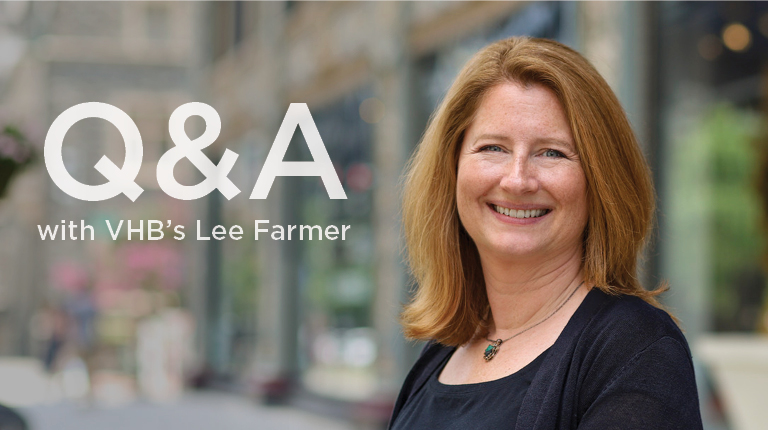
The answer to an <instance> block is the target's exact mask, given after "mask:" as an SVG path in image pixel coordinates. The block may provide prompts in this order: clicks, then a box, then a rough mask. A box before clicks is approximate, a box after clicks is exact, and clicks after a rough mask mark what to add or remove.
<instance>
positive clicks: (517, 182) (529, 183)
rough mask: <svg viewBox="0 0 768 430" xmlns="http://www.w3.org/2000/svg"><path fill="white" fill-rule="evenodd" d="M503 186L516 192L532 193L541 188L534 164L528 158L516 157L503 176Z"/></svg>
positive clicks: (511, 191)
mask: <svg viewBox="0 0 768 430" xmlns="http://www.w3.org/2000/svg"><path fill="white" fill-rule="evenodd" d="M501 187H502V188H504V189H506V190H508V191H509V192H510V193H514V194H531V193H535V192H536V191H537V190H538V189H539V181H538V179H537V178H536V172H535V168H534V166H531V165H530V163H529V161H528V160H527V158H523V157H515V159H514V160H512V161H510V163H509V164H508V165H507V169H506V172H505V174H504V176H503V177H502V178H501Z"/></svg>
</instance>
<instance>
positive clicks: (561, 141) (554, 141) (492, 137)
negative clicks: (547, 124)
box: [475, 133, 576, 152]
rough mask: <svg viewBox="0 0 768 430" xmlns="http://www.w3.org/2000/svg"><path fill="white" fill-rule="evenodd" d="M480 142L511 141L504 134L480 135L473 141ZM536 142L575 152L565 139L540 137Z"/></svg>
mask: <svg viewBox="0 0 768 430" xmlns="http://www.w3.org/2000/svg"><path fill="white" fill-rule="evenodd" d="M481 140H500V141H504V142H507V141H510V140H511V139H510V138H509V136H506V135H504V134H495V133H485V134H481V135H480V136H477V138H476V139H475V142H479V141H481ZM537 140H538V141H539V142H541V143H544V144H554V145H560V146H564V147H566V148H568V149H570V150H571V151H574V152H575V151H576V148H575V146H574V145H573V143H571V142H569V141H568V140H565V139H560V138H556V137H542V138H540V139H537Z"/></svg>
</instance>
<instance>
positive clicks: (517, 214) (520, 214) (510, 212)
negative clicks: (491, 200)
mask: <svg viewBox="0 0 768 430" xmlns="http://www.w3.org/2000/svg"><path fill="white" fill-rule="evenodd" d="M492 206H493V209H494V210H495V211H496V212H498V213H500V214H504V215H506V216H509V217H512V218H538V217H540V216H542V215H545V214H546V213H547V212H549V210H548V209H534V210H528V211H524V210H514V209H508V208H505V207H502V206H496V205H492Z"/></svg>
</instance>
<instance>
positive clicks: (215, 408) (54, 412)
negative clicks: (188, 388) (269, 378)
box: [19, 392, 354, 430]
mask: <svg viewBox="0 0 768 430" xmlns="http://www.w3.org/2000/svg"><path fill="white" fill-rule="evenodd" d="M19 412H20V413H22V414H23V415H24V417H25V418H26V419H27V421H28V424H29V425H30V430H136V429H141V430H175V429H179V430H182V429H183V430H272V429H274V430H299V429H302V430H303V429H312V430H352V429H353V428H354V427H353V426H352V425H351V424H346V423H343V422H341V421H337V420H334V419H331V418H327V417H321V416H318V415H314V414H311V413H309V412H305V411H302V410H299V409H296V408H291V407H272V406H269V407H268V406H262V405H259V404H257V403H255V402H253V401H250V400H248V399H247V398H244V397H242V396H237V395H232V394H226V393H219V392H190V393H187V394H185V395H184V396H183V397H182V398H181V399H180V400H179V401H177V402H174V403H168V404H154V403H147V402H134V403H131V404H128V405H125V406H121V407H116V408H101V407H92V408H86V407H79V406H77V405H75V404H72V403H59V404H54V405H40V406H31V407H26V408H21V409H19Z"/></svg>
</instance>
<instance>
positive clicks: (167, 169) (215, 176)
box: [157, 103, 240, 200]
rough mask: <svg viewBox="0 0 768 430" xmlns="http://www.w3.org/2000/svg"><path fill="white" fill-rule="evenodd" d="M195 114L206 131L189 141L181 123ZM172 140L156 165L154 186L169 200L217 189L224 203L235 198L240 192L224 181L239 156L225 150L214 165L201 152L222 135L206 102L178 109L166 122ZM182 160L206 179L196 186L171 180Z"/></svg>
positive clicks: (227, 180) (215, 115) (182, 198)
mask: <svg viewBox="0 0 768 430" xmlns="http://www.w3.org/2000/svg"><path fill="white" fill-rule="evenodd" d="M193 115H197V116H200V117H202V118H203V119H204V120H205V131H204V132H203V134H202V135H201V136H200V137H198V138H197V139H194V140H190V139H189V136H187V133H186V132H185V131H184V123H185V122H186V120H187V118H189V117H190V116H193ZM168 130H169V132H170V135H171V140H173V143H174V144H175V145H176V146H174V147H173V148H171V149H169V150H168V151H167V152H166V153H165V154H163V156H162V157H160V160H159V161H158V162H157V183H158V184H159V185H160V188H162V189H163V191H165V193H166V194H168V195H169V196H171V197H174V198H177V199H179V200H194V199H198V198H200V197H203V196H206V195H208V194H209V193H210V192H211V191H213V190H215V189H217V188H218V189H219V191H221V194H223V195H224V197H226V198H227V200H229V199H231V198H232V197H234V196H236V195H238V194H239V193H240V190H239V189H238V188H237V186H235V184H233V183H232V181H230V180H229V178H227V175H228V174H229V171H230V170H232V166H234V164H235V161H236V160H237V157H238V155H237V154H236V153H234V152H233V151H230V150H229V149H227V150H226V151H224V155H223V156H222V157H221V160H220V161H219V164H214V163H213V162H212V161H211V160H210V159H209V158H208V157H206V156H205V154H203V153H202V149H203V148H206V147H208V146H209V145H211V144H212V143H213V142H214V141H215V140H216V138H217V137H219V133H220V132H221V118H219V114H218V113H217V112H216V110H215V109H214V108H213V107H211V106H209V105H207V104H205V103H187V104H184V105H181V106H179V107H178V108H177V109H176V110H175V111H173V113H172V114H171V118H170V120H169V121H168ZM182 158H187V159H189V161H190V162H192V164H193V165H194V166H195V167H196V168H197V169H198V170H200V172H201V173H202V174H203V175H204V176H205V179H204V180H203V181H202V182H200V183H199V184H197V185H191V186H188V185H181V184H180V183H178V182H177V181H176V179H175V178H174V177H173V167H174V166H175V165H176V163H178V162H179V161H180V160H181V159H182Z"/></svg>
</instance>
